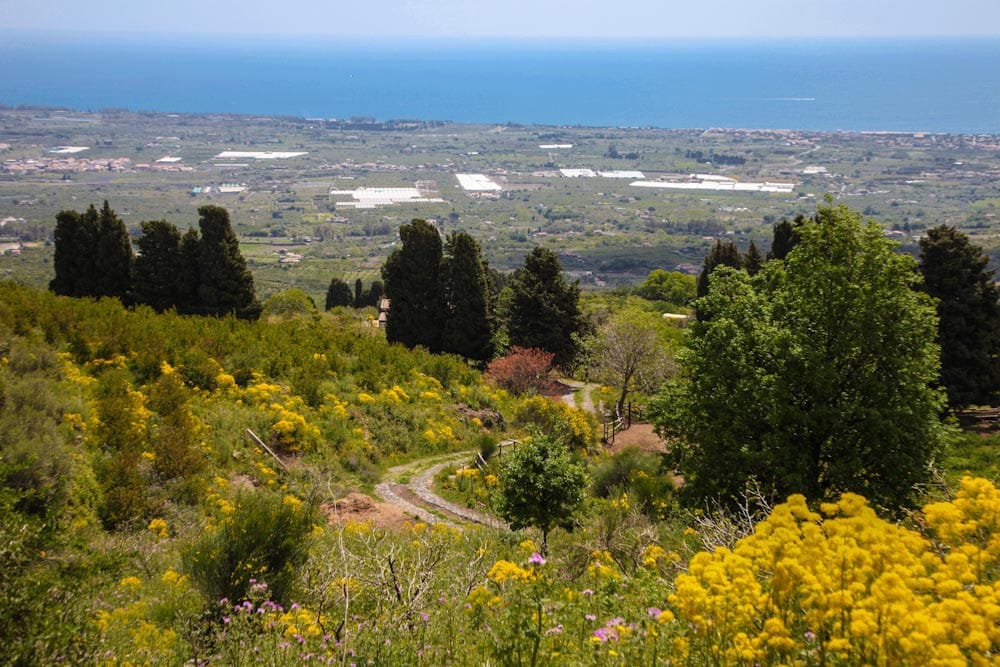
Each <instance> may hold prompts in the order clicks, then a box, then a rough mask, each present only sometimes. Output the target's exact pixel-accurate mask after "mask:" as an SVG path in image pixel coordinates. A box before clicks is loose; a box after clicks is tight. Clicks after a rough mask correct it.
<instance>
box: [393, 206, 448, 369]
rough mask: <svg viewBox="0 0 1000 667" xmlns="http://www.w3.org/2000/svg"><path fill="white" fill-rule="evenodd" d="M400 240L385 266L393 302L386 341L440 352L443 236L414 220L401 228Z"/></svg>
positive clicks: (421, 222)
mask: <svg viewBox="0 0 1000 667" xmlns="http://www.w3.org/2000/svg"><path fill="white" fill-rule="evenodd" d="M399 238H400V240H401V241H402V247H400V248H397V249H395V250H393V251H392V254H391V255H389V258H388V259H387V260H386V262H385V264H384V265H383V266H382V280H383V281H385V294H386V296H387V297H388V298H389V299H390V301H391V308H390V310H389V317H388V321H387V322H386V327H385V335H386V339H388V340H389V341H390V342H399V343H403V344H404V345H406V346H407V347H416V346H417V345H422V346H424V347H426V348H427V349H429V350H431V351H432V352H437V351H439V350H440V347H441V331H442V327H443V324H444V318H443V317H442V316H441V283H440V279H439V273H440V267H441V257H442V242H441V235H440V234H439V233H438V230H437V229H435V228H434V226H433V225H431V224H429V223H427V222H426V221H424V220H420V219H415V220H413V221H412V222H410V223H408V224H405V225H402V226H401V227H400V228H399Z"/></svg>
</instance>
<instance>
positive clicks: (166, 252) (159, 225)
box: [132, 220, 184, 312]
mask: <svg viewBox="0 0 1000 667" xmlns="http://www.w3.org/2000/svg"><path fill="white" fill-rule="evenodd" d="M137 245H138V246H139V256H138V257H136V258H135V269H134V271H133V292H132V293H133V299H134V300H135V302H136V303H141V304H145V305H147V306H150V307H152V308H153V309H154V310H156V311H157V312H163V311H164V310H167V309H168V308H175V307H178V306H180V305H181V295H180V292H179V289H180V288H179V281H180V280H181V278H182V276H183V275H184V264H183V258H182V256H181V233H180V231H178V229H177V227H175V226H174V225H173V224H172V223H169V222H167V221H166V220H150V221H147V222H143V223H142V236H140V237H139V240H138V241H137Z"/></svg>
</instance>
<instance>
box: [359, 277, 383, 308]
mask: <svg viewBox="0 0 1000 667" xmlns="http://www.w3.org/2000/svg"><path fill="white" fill-rule="evenodd" d="M384 294H385V288H384V287H383V286H382V281H381V280H373V281H372V284H371V285H369V286H368V291H367V292H365V295H364V297H362V300H361V305H362V306H376V307H377V306H378V302H379V301H381V300H382V295H384Z"/></svg>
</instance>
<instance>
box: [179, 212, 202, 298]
mask: <svg viewBox="0 0 1000 667" xmlns="http://www.w3.org/2000/svg"><path fill="white" fill-rule="evenodd" d="M200 253H201V234H199V233H198V230H197V229H195V228H194V227H190V228H188V230H187V231H186V232H184V236H182V237H181V259H180V265H181V271H180V273H179V274H178V276H177V310H178V311H179V312H182V313H200V312H201V301H200V300H199V298H198V286H199V285H200V284H201V269H200V268H199V265H198V262H199V259H198V258H199V255H200Z"/></svg>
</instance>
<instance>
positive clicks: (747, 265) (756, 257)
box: [743, 239, 764, 276]
mask: <svg viewBox="0 0 1000 667" xmlns="http://www.w3.org/2000/svg"><path fill="white" fill-rule="evenodd" d="M743 268H744V269H746V270H747V273H749V274H750V275H751V276H755V275H757V274H758V273H760V270H761V269H762V268H764V255H763V254H761V252H760V250H759V249H758V248H757V244H756V243H754V242H753V239H750V247H749V248H747V251H746V254H745V255H743Z"/></svg>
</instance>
